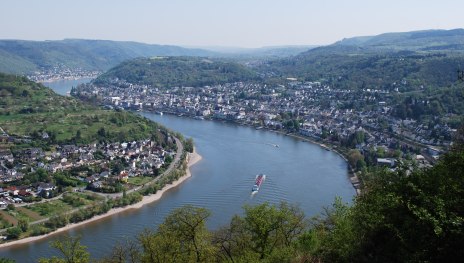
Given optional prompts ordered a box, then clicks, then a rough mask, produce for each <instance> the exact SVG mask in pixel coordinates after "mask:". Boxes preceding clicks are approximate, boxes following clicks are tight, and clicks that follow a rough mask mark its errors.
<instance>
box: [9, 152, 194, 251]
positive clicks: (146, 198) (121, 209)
mask: <svg viewBox="0 0 464 263" xmlns="http://www.w3.org/2000/svg"><path fill="white" fill-rule="evenodd" d="M201 159H202V156H201V155H199V154H198V153H197V152H196V151H195V149H194V151H193V153H189V154H188V164H187V169H186V171H185V175H184V176H182V177H181V178H179V179H178V180H176V181H174V182H173V183H172V184H168V185H166V186H165V187H163V189H161V190H159V191H157V192H156V194H152V195H149V196H144V197H143V198H142V200H141V201H140V202H138V203H135V204H133V205H128V206H125V207H118V208H113V209H111V210H109V211H108V212H107V213H105V214H102V215H97V216H94V217H92V218H90V219H87V220H85V221H82V222H79V223H75V224H69V225H66V226H64V227H62V228H58V229H57V230H55V231H53V232H50V233H48V234H45V235H40V236H34V237H27V238H23V239H19V240H15V241H11V242H7V243H4V244H0V248H5V247H9V246H16V245H21V244H27V243H30V242H33V241H37V240H40V239H45V238H48V237H51V236H53V235H56V234H59V233H61V232H65V231H68V230H70V229H72V228H75V227H79V226H83V225H85V224H88V223H91V222H95V221H98V220H101V219H103V218H106V217H109V216H112V215H115V214H118V213H121V212H124V211H128V210H131V209H139V208H141V207H143V206H144V205H146V204H150V203H153V202H155V201H157V200H159V199H160V198H161V197H162V196H163V194H164V193H165V192H166V191H168V190H169V189H172V188H175V187H177V186H179V185H180V184H182V183H183V182H184V181H186V180H187V179H188V178H189V177H191V176H192V174H191V172H190V167H192V166H193V165H195V164H196V163H198V162H199V161H200V160H201Z"/></svg>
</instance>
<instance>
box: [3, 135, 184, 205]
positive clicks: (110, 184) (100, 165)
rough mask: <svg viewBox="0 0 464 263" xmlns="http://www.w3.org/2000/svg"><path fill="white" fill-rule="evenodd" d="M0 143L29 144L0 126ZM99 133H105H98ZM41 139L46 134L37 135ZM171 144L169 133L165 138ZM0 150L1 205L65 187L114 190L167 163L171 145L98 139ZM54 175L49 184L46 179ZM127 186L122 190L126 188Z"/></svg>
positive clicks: (143, 178)
mask: <svg viewBox="0 0 464 263" xmlns="http://www.w3.org/2000/svg"><path fill="white" fill-rule="evenodd" d="M0 132H1V134H0V143H1V144H2V145H14V144H23V143H30V142H31V138H30V137H27V136H26V137H18V136H10V135H8V134H7V133H6V132H5V131H4V130H3V129H0ZM100 132H104V131H100ZM40 136H41V137H42V139H43V140H47V139H48V138H49V134H47V133H46V132H43V133H42V134H40ZM168 140H171V141H172V142H173V143H174V140H175V139H174V137H172V136H170V135H169V137H168ZM10 148H12V147H2V150H1V151H0V183H1V184H2V185H8V186H7V187H4V188H0V208H5V207H7V206H8V205H9V204H13V203H22V202H34V201H40V200H41V199H42V198H51V197H55V196H57V195H59V194H61V193H62V192H63V191H64V188H65V187H74V188H75V189H78V190H84V189H88V190H92V191H95V192H104V193H117V192H121V191H123V189H125V190H130V189H132V188H134V187H137V186H140V185H143V183H146V182H150V181H151V180H152V179H153V178H154V177H156V176H157V175H159V174H160V173H161V172H162V171H164V169H165V168H166V167H167V166H168V165H169V164H170V163H171V162H172V160H173V156H174V155H175V154H176V151H175V147H172V148H168V147H165V148H163V147H161V146H160V145H159V144H157V143H156V142H155V141H153V140H151V139H145V140H139V141H132V142H115V143H109V142H108V143H107V142H101V143H100V142H98V143H93V144H90V145H75V144H65V145H54V146H53V147H52V149H50V150H49V151H44V150H43V149H42V148H39V147H30V148H25V149H21V150H14V151H12V150H10ZM51 175H53V177H54V180H53V181H54V182H55V184H54V183H52V182H51V181H52V180H50V176H51ZM126 188H127V189H126Z"/></svg>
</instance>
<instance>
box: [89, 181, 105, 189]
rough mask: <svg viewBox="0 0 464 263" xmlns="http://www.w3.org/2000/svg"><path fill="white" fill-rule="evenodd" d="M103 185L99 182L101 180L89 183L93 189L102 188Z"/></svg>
mask: <svg viewBox="0 0 464 263" xmlns="http://www.w3.org/2000/svg"><path fill="white" fill-rule="evenodd" d="M102 186H103V185H102V182H99V181H97V182H93V183H91V184H90V185H89V187H90V188H91V189H100V188H102Z"/></svg>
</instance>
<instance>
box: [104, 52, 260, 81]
mask: <svg viewBox="0 0 464 263" xmlns="http://www.w3.org/2000/svg"><path fill="white" fill-rule="evenodd" d="M116 79H119V80H122V81H127V82H129V83H134V84H144V85H150V86H152V87H165V88H170V87H175V86H193V87H201V86H205V85H214V84H222V83H228V82H229V83H230V82H238V81H252V80H257V79H258V76H257V74H256V73H255V72H254V71H252V70H250V69H249V68H247V67H245V66H243V65H241V64H238V63H234V62H227V61H222V60H210V59H206V58H200V57H154V58H138V59H134V60H129V61H126V62H123V63H121V64H120V65H118V66H116V67H114V68H112V69H110V70H109V71H108V72H106V73H105V74H103V75H101V76H100V77H98V78H97V79H96V80H95V84H97V85H98V84H102V83H108V82H110V83H111V82H112V81H115V80H116Z"/></svg>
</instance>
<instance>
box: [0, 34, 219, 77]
mask: <svg viewBox="0 0 464 263" xmlns="http://www.w3.org/2000/svg"><path fill="white" fill-rule="evenodd" d="M212 54H214V53H213V52H210V51H206V50H201V49H188V48H182V47H179V46H166V45H151V44H143V43H137V42H122V41H109V40H81V39H67V40H60V41H25V40H0V72H5V73H15V74H30V73H32V72H34V71H36V70H43V69H50V68H53V67H58V68H69V69H71V70H73V69H74V70H75V69H84V70H100V71H104V70H108V69H110V68H111V67H114V66H116V65H117V64H119V63H121V62H122V61H124V60H127V59H132V58H136V57H148V56H209V55H212Z"/></svg>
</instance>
